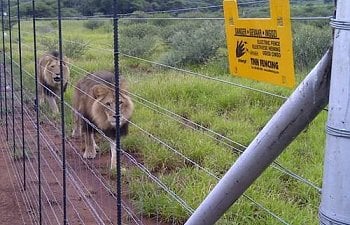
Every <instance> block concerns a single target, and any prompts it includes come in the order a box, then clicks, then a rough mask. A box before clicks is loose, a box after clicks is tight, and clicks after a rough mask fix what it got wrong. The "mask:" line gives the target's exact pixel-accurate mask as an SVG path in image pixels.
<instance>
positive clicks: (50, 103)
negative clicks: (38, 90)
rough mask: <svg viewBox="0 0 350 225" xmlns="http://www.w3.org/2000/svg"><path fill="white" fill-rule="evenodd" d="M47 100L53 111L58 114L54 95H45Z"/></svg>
mask: <svg viewBox="0 0 350 225" xmlns="http://www.w3.org/2000/svg"><path fill="white" fill-rule="evenodd" d="M47 101H48V102H49V106H50V108H51V110H52V112H53V113H55V114H58V113H59V110H58V107H57V104H56V99H55V97H54V96H47Z"/></svg>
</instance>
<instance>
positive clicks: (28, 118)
mask: <svg viewBox="0 0 350 225" xmlns="http://www.w3.org/2000/svg"><path fill="white" fill-rule="evenodd" d="M17 85H18V82H17ZM25 96H26V97H28V95H27V94H25ZM15 98H16V100H17V101H19V100H18V96H15ZM29 111H30V109H28V107H27V106H25V107H24V113H25V116H26V121H28V122H30V123H31V124H32V128H33V127H35V122H34V121H33V119H32V117H33V115H31V114H30V113H29ZM17 113H18V112H17ZM42 115H45V114H42ZM45 116H46V115H45ZM46 118H47V117H46ZM47 120H48V121H49V119H48V118H47ZM45 133H46V132H43V131H41V133H40V135H41V137H42V138H43V139H42V140H43V141H45V144H46V146H47V147H48V148H49V149H50V153H51V155H52V157H55V156H56V155H57V152H59V149H58V147H57V146H56V145H55V143H54V142H53V141H52V139H51V138H50V137H49V136H48V135H47V134H45ZM26 134H27V135H26V137H27V140H28V139H30V140H32V141H33V142H34V137H33V135H32V132H31V131H30V130H29V128H28V126H27V128H26ZM49 141H50V142H49ZM29 148H30V149H31V150H32V153H33V152H34V151H33V149H32V148H31V147H30V145H29ZM53 148H56V149H53ZM26 157H27V158H28V156H26ZM42 159H43V162H44V163H45V164H44V165H45V166H47V168H48V169H49V172H50V174H52V177H53V178H54V179H55V182H56V183H57V184H58V185H59V187H60V188H61V189H62V190H63V186H62V184H61V183H60V181H59V179H58V178H57V176H56V173H55V172H54V169H53V168H52V166H51V164H50V163H49V162H48V161H47V160H46V158H45V157H43V158H42ZM56 162H57V165H58V166H59V167H60V166H62V165H60V163H61V162H60V161H58V160H56ZM32 168H34V167H33V166H32ZM46 177H47V176H44V181H45V184H46V185H47V187H50V184H49V182H48V181H47V180H46ZM48 189H49V190H50V194H51V196H53V198H54V202H58V200H57V199H56V196H55V194H54V193H53V191H52V190H51V189H50V188H48ZM79 193H80V196H81V197H82V198H83V194H84V192H83V191H81V190H79ZM50 202H51V201H50ZM68 202H69V203H70V205H71V206H72V208H73V211H74V212H75V213H76V215H77V216H78V218H79V220H80V221H81V222H82V223H83V224H85V223H84V221H83V219H82V217H81V216H80V214H79V213H78V210H77V209H76V207H75V206H74V204H73V203H72V201H71V200H70V198H68ZM85 204H86V202H85ZM86 206H88V205H86ZM58 207H59V210H60V212H61V213H62V214H63V209H62V207H61V206H60V205H58ZM56 220H57V222H58V223H57V224H60V222H59V220H58V218H57V216H56Z"/></svg>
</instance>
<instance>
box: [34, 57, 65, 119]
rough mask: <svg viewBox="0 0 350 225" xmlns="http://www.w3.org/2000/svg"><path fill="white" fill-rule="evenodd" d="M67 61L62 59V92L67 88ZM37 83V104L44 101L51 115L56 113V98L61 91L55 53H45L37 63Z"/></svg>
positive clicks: (57, 61) (58, 67) (57, 58)
mask: <svg viewBox="0 0 350 225" xmlns="http://www.w3.org/2000/svg"><path fill="white" fill-rule="evenodd" d="M67 63H68V59H67V58H66V57H63V65H62V68H63V74H62V77H63V91H65V90H66V88H67V82H68V79H69V75H70V71H69V67H68V66H67ZM38 67H39V68H38V77H39V82H40V84H38V90H39V104H40V105H41V104H42V103H43V102H44V100H45V99H46V100H47V102H48V103H49V106H50V108H51V110H52V112H53V113H58V107H57V104H56V99H55V97H56V96H60V90H61V72H60V59H59V53H58V52H57V51H52V52H50V53H45V54H44V55H43V56H42V57H41V58H40V59H39V63H38Z"/></svg>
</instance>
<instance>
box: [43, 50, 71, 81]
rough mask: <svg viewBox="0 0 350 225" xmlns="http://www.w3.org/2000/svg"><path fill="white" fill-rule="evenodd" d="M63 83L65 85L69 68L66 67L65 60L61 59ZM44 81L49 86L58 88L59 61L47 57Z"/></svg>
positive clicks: (59, 78)
mask: <svg viewBox="0 0 350 225" xmlns="http://www.w3.org/2000/svg"><path fill="white" fill-rule="evenodd" d="M62 69H63V83H64V84H65V83H67V81H68V77H69V73H70V72H69V68H68V66H67V58H65V57H64V59H63V65H62ZM44 76H45V77H44V79H45V81H46V83H48V84H49V85H51V86H59V85H60V83H61V76H60V60H59V59H57V58H56V57H53V56H51V57H49V58H48V60H47V63H46V65H45V68H44Z"/></svg>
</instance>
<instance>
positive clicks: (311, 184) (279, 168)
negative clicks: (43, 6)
mask: <svg viewBox="0 0 350 225" xmlns="http://www.w3.org/2000/svg"><path fill="white" fill-rule="evenodd" d="M122 55H123V54H122ZM130 57H131V56H130ZM137 59H139V58H137ZM150 62H151V61H150ZM153 63H155V62H153ZM68 64H69V65H70V66H72V67H76V68H78V69H79V70H81V71H83V72H84V73H85V74H90V75H93V74H92V73H90V72H88V71H86V70H84V69H83V68H80V67H78V66H76V65H74V64H72V63H68ZM173 68H174V69H176V70H180V71H182V70H181V69H179V68H175V67H173ZM185 72H187V73H192V72H191V71H185ZM85 74H83V73H81V74H80V75H85ZM193 74H196V75H198V74H197V73H193ZM199 76H204V75H202V74H199ZM206 78H208V79H211V78H212V77H209V76H206ZM214 80H216V81H217V80H219V81H221V82H224V80H220V79H216V78H214ZM230 84H232V83H231V82H230ZM110 85H112V86H114V84H110ZM72 86H73V87H74V88H77V87H76V86H74V85H72ZM245 88H246V87H245ZM252 90H254V91H259V92H260V93H264V94H269V95H271V93H268V92H261V90H257V89H252ZM128 93H129V94H130V95H131V96H133V97H134V99H135V98H139V99H141V100H142V101H144V102H147V103H148V104H150V103H151V102H150V101H148V100H146V99H144V98H142V97H141V96H139V95H136V94H134V93H131V92H128ZM52 94H54V93H52ZM273 96H274V97H279V98H286V97H283V96H278V95H273ZM56 97H58V96H56ZM90 97H91V96H90ZM91 98H92V97H91ZM153 106H156V107H157V108H159V109H162V110H163V111H166V112H167V113H171V114H172V115H173V116H175V117H177V118H180V120H183V121H186V122H190V123H191V124H193V125H194V126H196V127H200V128H201V129H202V130H207V131H208V132H211V133H212V134H213V135H214V138H215V139H216V140H220V142H222V143H223V140H226V141H229V142H231V143H233V144H236V145H238V146H239V147H240V148H241V149H239V148H233V149H234V150H236V151H237V152H238V154H241V153H242V152H243V151H244V149H246V148H247V146H245V145H243V144H240V143H239V142H236V141H233V140H230V139H228V138H227V137H224V136H223V135H220V134H218V133H217V132H215V131H212V130H210V129H208V128H205V127H203V126H201V125H200V124H198V123H194V122H193V121H190V120H188V119H186V118H184V117H182V116H180V115H178V114H175V113H173V112H171V111H169V110H167V109H164V108H162V107H161V106H158V105H156V104H153ZM228 146H229V147H234V146H232V145H228ZM272 167H273V168H275V169H278V170H280V171H281V172H283V173H285V174H288V175H290V176H292V177H293V178H295V179H297V180H299V181H301V182H303V183H305V184H307V185H309V186H311V187H313V188H314V189H316V190H317V191H318V192H319V193H320V191H321V188H320V187H318V186H317V185H315V184H314V183H313V182H311V181H309V180H307V179H305V178H303V177H302V176H300V175H297V174H295V173H294V172H292V171H291V170H290V169H287V168H285V167H284V166H282V165H281V164H280V163H279V162H278V161H275V162H274V163H273V165H272Z"/></svg>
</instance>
